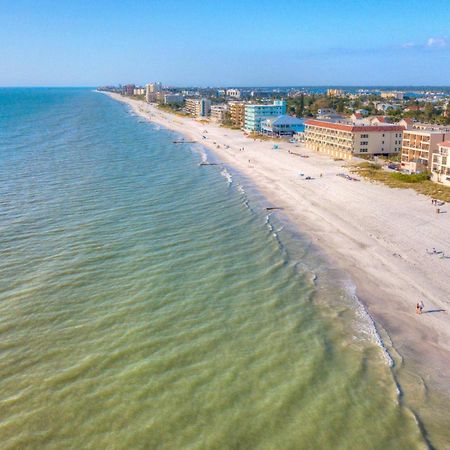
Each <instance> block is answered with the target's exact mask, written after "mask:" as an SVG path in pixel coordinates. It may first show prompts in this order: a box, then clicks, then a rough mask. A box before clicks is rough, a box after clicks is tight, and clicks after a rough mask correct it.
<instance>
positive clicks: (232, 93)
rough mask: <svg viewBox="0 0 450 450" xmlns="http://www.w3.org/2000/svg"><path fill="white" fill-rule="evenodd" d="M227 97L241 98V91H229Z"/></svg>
mask: <svg viewBox="0 0 450 450" xmlns="http://www.w3.org/2000/svg"><path fill="white" fill-rule="evenodd" d="M227 97H233V98H238V99H239V98H241V91H240V90H239V89H227Z"/></svg>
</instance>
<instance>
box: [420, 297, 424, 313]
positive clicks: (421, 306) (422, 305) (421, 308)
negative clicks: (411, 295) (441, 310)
mask: <svg viewBox="0 0 450 450" xmlns="http://www.w3.org/2000/svg"><path fill="white" fill-rule="evenodd" d="M423 308H425V305H424V304H423V301H422V300H420V302H419V309H420V314H422V311H423Z"/></svg>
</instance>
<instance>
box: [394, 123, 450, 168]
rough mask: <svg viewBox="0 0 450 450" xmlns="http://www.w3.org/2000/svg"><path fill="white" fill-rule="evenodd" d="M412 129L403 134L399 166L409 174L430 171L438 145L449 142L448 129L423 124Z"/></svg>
mask: <svg viewBox="0 0 450 450" xmlns="http://www.w3.org/2000/svg"><path fill="white" fill-rule="evenodd" d="M416 126H417V128H416ZM413 127H414V128H410V129H407V130H404V132H403V144H402V152H401V166H402V168H403V169H404V170H407V171H408V172H410V173H417V172H426V171H430V170H431V167H432V162H433V153H435V152H437V150H438V144H440V143H442V142H444V141H447V140H450V128H445V127H438V126H435V127H433V126H430V125H428V126H425V125H423V124H414V125H413Z"/></svg>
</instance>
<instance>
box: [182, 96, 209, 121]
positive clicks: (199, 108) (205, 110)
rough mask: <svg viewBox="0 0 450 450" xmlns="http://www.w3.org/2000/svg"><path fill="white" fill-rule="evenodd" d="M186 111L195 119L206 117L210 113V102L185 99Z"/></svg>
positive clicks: (202, 99) (201, 99) (205, 99)
mask: <svg viewBox="0 0 450 450" xmlns="http://www.w3.org/2000/svg"><path fill="white" fill-rule="evenodd" d="M186 111H187V112H188V113H189V114H191V115H193V116H195V117H207V116H209V114H210V112H211V100H208V99H207V98H188V99H186Z"/></svg>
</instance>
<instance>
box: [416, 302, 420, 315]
mask: <svg viewBox="0 0 450 450" xmlns="http://www.w3.org/2000/svg"><path fill="white" fill-rule="evenodd" d="M416 314H420V303H416Z"/></svg>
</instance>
